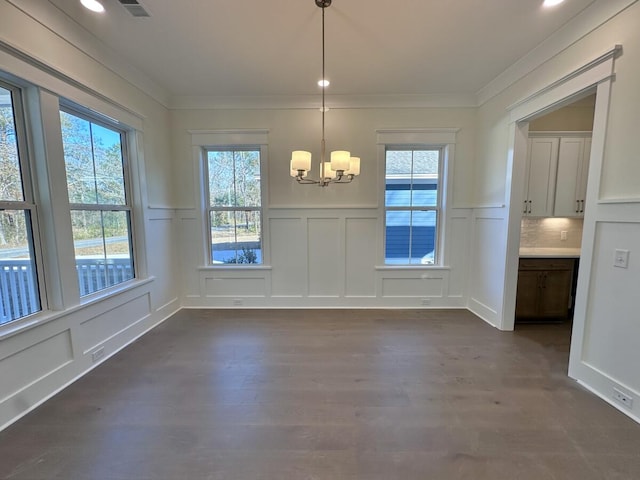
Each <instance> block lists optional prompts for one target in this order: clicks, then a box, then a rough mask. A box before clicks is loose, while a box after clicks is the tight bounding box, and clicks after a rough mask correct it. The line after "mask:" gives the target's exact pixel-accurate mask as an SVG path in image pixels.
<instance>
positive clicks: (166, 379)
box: [0, 310, 640, 480]
mask: <svg viewBox="0 0 640 480" xmlns="http://www.w3.org/2000/svg"><path fill="white" fill-rule="evenodd" d="M569 336H570V331H569V327H568V326H567V325H547V326H540V325H523V326H519V328H518V330H517V331H516V332H499V331H498V330H495V329H493V328H491V327H490V326H488V325H486V324H485V323H483V322H482V321H481V320H480V319H478V318H477V317H475V316H473V315H472V314H470V313H468V312H466V311H453V310H448V311H441V310H426V311H391V310H326V311H325V310H323V311H319V310H267V311H264V310H224V311H213V310H208V311H198V310H183V311H181V312H180V313H178V314H177V315H175V316H174V317H173V318H171V319H169V320H168V321H167V322H165V323H164V324H163V325H161V326H159V327H158V328H156V329H155V330H154V331H152V332H151V333H149V334H147V335H146V336H144V337H143V338H141V339H140V340H139V341H137V342H136V343H135V344H133V345H132V346H130V347H128V348H127V349H125V350H124V351H123V352H121V353H119V354H118V355H116V356H115V357H113V358H112V359H110V360H108V361H107V362H106V363H104V364H103V365H101V366H99V367H98V368H96V369H95V370H94V371H92V372H91V373H89V374H88V375H87V376H85V377H83V378H82V379H80V380H79V381H77V382H76V383H75V384H73V385H72V386H70V387H69V388H67V389H66V390H64V391H63V392H61V393H60V394H58V395H57V396H56V397H54V398H53V399H51V400H50V401H48V402H47V403H45V404H44V405H42V406H41V407H40V408H38V409H37V410H35V411H34V412H32V413H31V414H29V415H28V416H26V417H25V418H23V419H22V420H20V421H19V422H17V423H16V424H14V425H12V426H11V427H9V428H8V429H6V430H5V431H3V432H1V433H0V478H4V479H12V480H26V479H30V480H37V479H65V480H85V479H86V480H115V479H120V480H125V479H127V480H128V479H136V480H145V479H154V480H169V479H171V480H177V479H188V480H200V479H203V480H204V479H209V480H272V479H278V480H288V479H291V480H310V479H318V480H320V479H322V480H325V479H326V480H354V479H362V480H395V479H398V480H418V479H419V480H425V479H434V480H440V479H456V480H457V479H470V480H484V479H491V480H501V479H505V480H511V479H513V480H516V479H517V480H528V479H532V480H547V479H554V480H571V479H579V480H603V479H605V480H613V479H615V480H623V479H624V480H627V479H628V480H631V479H638V478H640V425H638V424H636V423H634V422H633V421H632V420H630V419H629V418H627V417H626V416H624V415H622V414H621V413H620V412H618V411H617V410H615V409H614V408H612V407H610V406H609V405H607V404H606V403H604V402H603V401H601V400H600V399H598V398H596V397H595V396H593V395H592V394H590V393H588V392H586V391H585V390H583V389H582V388H581V387H579V386H578V385H577V384H576V383H575V382H573V381H572V380H570V379H568V377H567V376H566V370H567V358H568V350H569Z"/></svg>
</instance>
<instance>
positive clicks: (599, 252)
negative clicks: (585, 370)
mask: <svg viewBox="0 0 640 480" xmlns="http://www.w3.org/2000/svg"><path fill="white" fill-rule="evenodd" d="M616 249H621V250H628V251H629V252H630V253H629V263H628V267H627V268H620V267H615V266H614V264H613V262H614V258H615V251H616ZM594 253H595V255H594V259H593V263H592V266H591V282H590V291H591V292H598V294H597V295H595V294H590V295H589V299H590V300H589V307H590V308H589V309H588V310H587V318H586V324H585V342H584V346H583V352H582V361H583V362H585V363H586V364H588V365H589V366H591V367H593V368H595V369H597V370H598V371H599V372H601V373H602V374H604V375H606V376H609V377H611V378H614V379H615V380H616V381H617V382H619V383H620V384H622V385H627V386H628V388H639V387H640V380H639V379H640V377H639V368H640V353H639V352H640V349H639V348H638V339H640V321H639V318H640V317H639V316H638V302H637V298H638V286H639V285H640V283H639V281H638V279H640V223H619V222H597V223H596V231H595V244H594ZM639 390H640V388H639ZM636 398H637V399H638V400H639V401H640V395H636Z"/></svg>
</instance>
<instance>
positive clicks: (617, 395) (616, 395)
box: [613, 388, 633, 409]
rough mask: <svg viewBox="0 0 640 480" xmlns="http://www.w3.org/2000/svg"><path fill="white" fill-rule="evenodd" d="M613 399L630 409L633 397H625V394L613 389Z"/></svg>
mask: <svg viewBox="0 0 640 480" xmlns="http://www.w3.org/2000/svg"><path fill="white" fill-rule="evenodd" d="M613 399H614V400H615V401H617V402H618V403H621V404H622V405H624V406H625V407H627V408H628V409H631V407H632V406H633V397H632V396H631V395H627V394H626V393H623V392H621V391H620V390H618V389H617V388H614V389H613Z"/></svg>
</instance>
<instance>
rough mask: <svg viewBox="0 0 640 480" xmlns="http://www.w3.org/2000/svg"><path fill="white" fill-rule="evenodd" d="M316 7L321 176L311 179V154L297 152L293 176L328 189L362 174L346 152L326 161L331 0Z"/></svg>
mask: <svg viewBox="0 0 640 480" xmlns="http://www.w3.org/2000/svg"><path fill="white" fill-rule="evenodd" d="M315 2H316V5H317V6H318V7H320V8H321V9H322V78H321V80H320V81H319V82H318V85H320V87H321V88H322V108H321V109H320V111H321V112H322V140H321V142H320V175H319V176H318V179H317V180H315V179H313V178H310V177H309V172H310V171H311V152H306V151H304V150H295V151H294V152H292V154H291V176H292V177H294V178H295V179H296V180H297V182H298V183H299V184H301V185H319V186H321V187H326V186H327V185H329V184H330V183H351V182H352V181H353V178H354V177H355V176H356V175H359V174H360V158H358V157H352V156H351V153H350V152H347V151H346V150H336V151H334V152H331V161H329V162H327V161H325V160H326V151H325V140H324V114H325V112H326V111H327V110H328V109H327V108H326V107H325V99H324V96H325V93H324V92H325V89H326V87H327V86H328V85H329V82H328V81H327V79H326V77H325V70H324V64H325V61H324V57H325V54H324V9H325V8H327V7H328V6H330V5H331V0H315Z"/></svg>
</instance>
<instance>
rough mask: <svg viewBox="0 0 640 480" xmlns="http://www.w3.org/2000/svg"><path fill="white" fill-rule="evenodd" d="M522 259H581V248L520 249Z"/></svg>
mask: <svg viewBox="0 0 640 480" xmlns="http://www.w3.org/2000/svg"><path fill="white" fill-rule="evenodd" d="M520 258H580V249H579V248H526V247H525V248H520Z"/></svg>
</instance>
